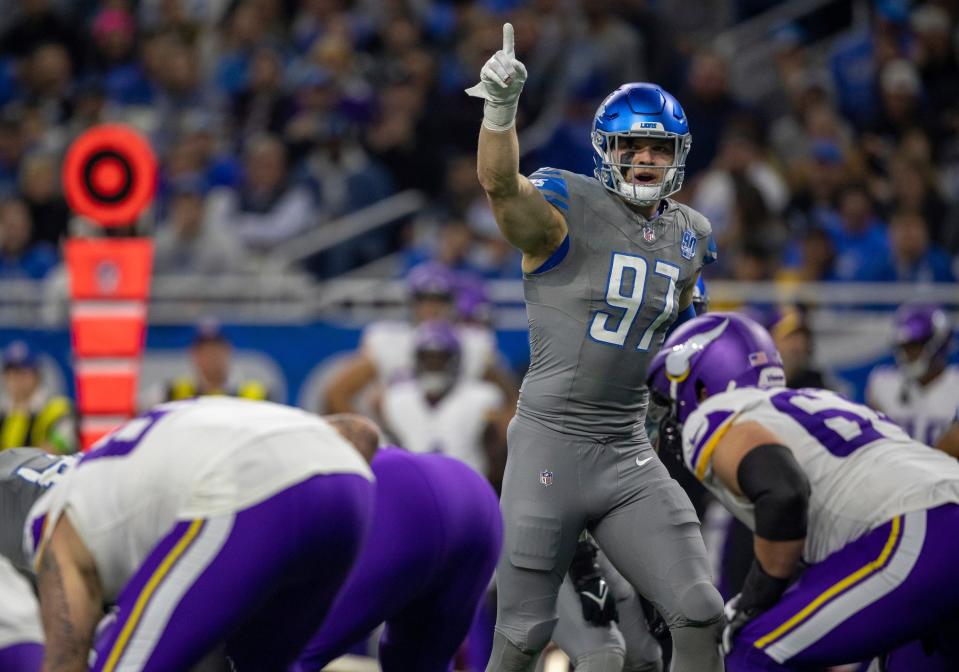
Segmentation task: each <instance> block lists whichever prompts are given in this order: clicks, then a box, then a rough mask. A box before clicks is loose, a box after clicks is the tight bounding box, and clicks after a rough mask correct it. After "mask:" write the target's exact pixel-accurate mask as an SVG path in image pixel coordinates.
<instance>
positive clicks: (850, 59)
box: [829, 0, 909, 125]
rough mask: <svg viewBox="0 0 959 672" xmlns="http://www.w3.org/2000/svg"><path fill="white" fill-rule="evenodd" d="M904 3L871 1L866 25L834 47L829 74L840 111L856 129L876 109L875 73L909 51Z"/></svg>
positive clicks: (864, 122) (890, 0) (906, 6)
mask: <svg viewBox="0 0 959 672" xmlns="http://www.w3.org/2000/svg"><path fill="white" fill-rule="evenodd" d="M908 6H909V3H908V1H907V0H873V2H872V8H871V19H870V23H869V25H868V26H867V27H866V28H865V29H863V30H861V31H859V32H857V33H855V34H853V35H851V36H850V37H848V38H845V39H843V40H841V41H840V42H839V43H837V44H836V45H834V47H833V52H832V54H831V56H830V63H829V65H830V70H831V71H832V75H833V79H834V81H835V82H836V91H837V92H838V94H839V108H840V110H841V111H842V113H843V114H844V115H845V116H846V117H847V118H848V119H850V120H851V121H852V122H854V123H855V124H857V125H863V124H867V123H869V122H870V121H871V120H872V117H873V114H874V113H875V110H876V108H877V107H878V104H877V103H878V91H877V88H876V83H877V79H878V77H877V73H878V72H879V71H880V70H881V68H882V66H883V65H885V64H886V63H888V62H889V61H891V60H893V59H895V58H897V57H899V56H901V55H903V54H905V53H906V51H907V50H908V45H909V32H908V30H907V25H906V22H907V20H908V18H909V14H908Z"/></svg>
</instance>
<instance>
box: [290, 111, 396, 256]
mask: <svg viewBox="0 0 959 672" xmlns="http://www.w3.org/2000/svg"><path fill="white" fill-rule="evenodd" d="M305 172H306V176H307V177H308V178H309V180H310V182H311V183H312V184H313V185H314V187H315V189H316V192H317V194H318V198H317V200H318V202H319V203H320V204H321V205H322V211H323V214H324V215H325V216H327V217H339V216H341V215H344V214H347V213H350V212H353V211H354V210H359V209H360V208H364V207H366V206H368V205H372V204H374V203H376V202H377V201H379V200H381V199H384V198H386V197H387V196H389V195H391V194H392V193H393V192H394V188H393V176H392V175H391V174H390V172H389V171H388V170H387V169H386V167H385V166H383V165H382V164H380V163H379V162H378V161H376V160H375V159H373V157H371V156H370V155H369V153H368V152H367V151H366V149H365V148H364V147H363V145H362V144H360V142H359V141H357V139H356V138H355V137H353V134H352V133H351V132H350V130H349V129H348V128H345V127H344V126H343V125H342V124H338V125H333V126H330V127H328V128H326V129H323V132H322V133H321V134H320V135H318V136H316V137H315V138H314V144H313V146H312V149H311V150H310V152H309V154H308V155H307V156H306V161H305ZM387 251H388V250H385V249H384V250H382V251H381V252H380V254H384V253H386V252H387Z"/></svg>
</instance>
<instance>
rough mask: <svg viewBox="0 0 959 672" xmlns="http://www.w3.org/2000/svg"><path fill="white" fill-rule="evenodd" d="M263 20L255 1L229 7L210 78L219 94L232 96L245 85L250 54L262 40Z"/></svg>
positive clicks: (246, 0) (246, 1)
mask: <svg viewBox="0 0 959 672" xmlns="http://www.w3.org/2000/svg"><path fill="white" fill-rule="evenodd" d="M263 18H264V17H263V15H262V12H261V10H260V7H259V6H258V4H257V3H256V2H251V1H250V0H245V1H243V2H237V3H235V4H231V10H230V12H229V13H228V14H227V17H226V19H225V23H226V27H225V31H224V35H223V42H224V44H223V50H222V53H221V54H220V57H219V60H218V62H217V64H216V65H215V67H214V76H213V77H214V81H215V82H216V85H217V88H218V89H219V90H220V91H221V92H222V93H225V94H226V95H233V94H236V93H238V92H239V91H240V90H241V89H242V88H243V86H244V85H245V84H246V81H247V71H248V68H249V64H250V58H251V55H252V53H253V50H254V48H255V47H256V45H257V42H258V41H259V40H260V39H261V37H262V29H263V23H262V21H263Z"/></svg>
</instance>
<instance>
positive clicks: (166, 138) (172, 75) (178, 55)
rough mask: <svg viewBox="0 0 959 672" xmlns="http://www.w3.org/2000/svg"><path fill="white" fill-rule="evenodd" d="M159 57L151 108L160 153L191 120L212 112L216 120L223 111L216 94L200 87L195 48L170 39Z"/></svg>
mask: <svg viewBox="0 0 959 672" xmlns="http://www.w3.org/2000/svg"><path fill="white" fill-rule="evenodd" d="M162 56H163V59H164V62H163V64H162V67H160V69H159V72H158V73H155V74H156V75H157V76H158V83H159V85H160V89H159V93H158V95H157V97H156V100H155V101H154V102H153V104H152V106H151V110H152V112H153V113H154V115H155V118H156V120H157V126H156V128H155V130H154V131H153V133H152V137H153V141H154V143H155V147H156V149H157V150H158V151H160V152H162V151H164V150H165V149H166V148H167V147H169V146H170V144H171V143H172V142H174V140H175V139H176V138H177V137H178V135H179V133H180V132H181V129H182V128H183V127H184V126H185V124H186V123H188V120H189V119H190V118H192V117H194V116H195V115H197V114H202V113H207V114H210V113H211V112H212V114H213V116H214V117H217V116H218V114H217V112H218V111H219V110H221V109H222V106H220V105H219V104H218V103H219V101H218V100H217V98H216V95H215V93H214V92H213V91H211V90H210V89H209V88H207V87H205V86H203V79H202V74H203V72H202V70H200V69H199V68H198V67H197V56H198V54H197V51H196V45H193V44H188V43H186V42H184V41H183V40H182V39H178V38H172V37H171V38H169V39H168V40H167V43H166V45H165V47H164V48H163V52H162Z"/></svg>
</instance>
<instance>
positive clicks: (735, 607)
mask: <svg viewBox="0 0 959 672" xmlns="http://www.w3.org/2000/svg"><path fill="white" fill-rule="evenodd" d="M741 598H742V593H740V594H739V595H736V596H735V597H733V598H732V599H731V600H729V602H727V603H726V606H725V607H724V609H723V611H724V612H725V614H726V627H724V628H723V636H722V640H721V641H720V643H719V650H720V651H721V652H722V654H723V655H724V656H728V655H729V652H730V651H732V650H733V642H734V641H735V639H736V633H738V632H739V631H740V630H742V628H743V627H744V626H745V625H746V624H747V623H749V622H750V621H751V620H753V619H754V618H756V616H758V615H759V614H760V613H761V612H760V610H759V609H741V608H740V607H739V602H740V599H741Z"/></svg>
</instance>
